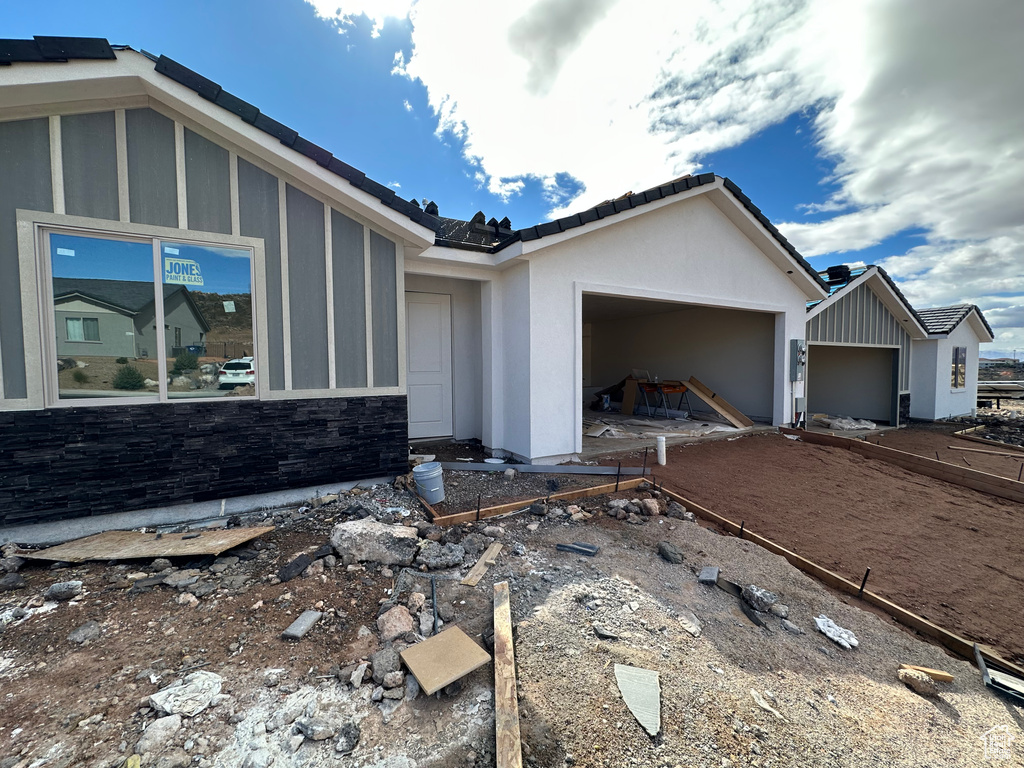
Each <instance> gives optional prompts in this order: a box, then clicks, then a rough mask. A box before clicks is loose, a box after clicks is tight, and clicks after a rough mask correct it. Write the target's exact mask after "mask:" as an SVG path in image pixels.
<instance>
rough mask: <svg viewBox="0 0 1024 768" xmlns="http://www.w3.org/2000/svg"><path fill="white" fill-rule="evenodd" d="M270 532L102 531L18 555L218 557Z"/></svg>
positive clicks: (61, 557)
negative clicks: (161, 532) (162, 532)
mask: <svg viewBox="0 0 1024 768" xmlns="http://www.w3.org/2000/svg"><path fill="white" fill-rule="evenodd" d="M272 530H274V526H272V525H270V526H264V527H262V528H212V529H207V528H204V529H203V530H201V531H192V532H191V533H164V534H158V533H140V532H139V531H105V532H103V533H97V534H95V535H94V536H87V537H86V538H84V539H78V540H77V541H69V542H67V543H66V544H60V545H58V546H56V547H48V548H46V549H38V550H35V551H31V552H20V553H19V555H20V556H21V557H26V558H31V559H34V560H59V561H63V562H68V563H84V562H86V561H87V560H141V559H145V558H150V557H194V556H196V555H219V554H220V553H221V552H226V551H227V550H229V549H232V548H234V547H237V546H238V545H239V544H244V543H245V542H247V541H249V540H251V539H255V538H256V537H257V536H262V535H263V534H264V533H269V532H270V531H272Z"/></svg>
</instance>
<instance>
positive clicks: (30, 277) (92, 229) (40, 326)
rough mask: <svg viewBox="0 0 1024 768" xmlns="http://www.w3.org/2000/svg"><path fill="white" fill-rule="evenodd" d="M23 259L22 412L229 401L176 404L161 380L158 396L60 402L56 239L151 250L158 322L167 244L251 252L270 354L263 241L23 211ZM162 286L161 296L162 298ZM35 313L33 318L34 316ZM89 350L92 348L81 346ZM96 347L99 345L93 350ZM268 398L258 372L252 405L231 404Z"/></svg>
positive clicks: (259, 329)
mask: <svg viewBox="0 0 1024 768" xmlns="http://www.w3.org/2000/svg"><path fill="white" fill-rule="evenodd" d="M17 219H18V256H19V266H20V270H21V278H22V317H23V329H24V330H23V337H24V344H25V362H26V378H27V381H28V385H29V397H28V402H25V401H22V403H23V404H22V406H21V408H24V407H25V406H27V407H29V408H35V409H42V408H72V407H101V408H102V407H106V406H119V405H152V404H162V405H168V404H175V403H209V402H218V401H221V400H224V399H225V398H223V397H174V398H169V397H168V396H167V380H166V377H161V380H160V382H159V390H158V392H157V393H154V394H153V395H149V396H146V395H134V396H132V395H129V396H121V397H118V396H113V397H96V398H92V397H90V398H61V397H60V396H59V392H58V391H57V389H58V387H57V371H56V367H57V366H56V363H57V340H56V318H55V315H54V306H53V280H52V274H51V272H52V262H51V259H50V242H49V241H50V238H49V234H50V233H51V232H57V233H60V234H71V235H79V236H83V237H95V238H106V239H112V240H122V241H129V242H147V241H148V242H150V243H151V244H152V249H153V262H154V275H159V276H160V278H159V283H155V285H154V294H155V297H154V298H155V306H156V311H157V315H158V317H160V318H164V319H166V318H165V316H164V306H163V299H164V296H163V290H162V287H163V269H162V262H161V261H160V259H161V258H162V257H161V252H160V248H161V243H163V242H169V243H175V242H177V243H185V244H188V245H199V246H204V245H205V246H212V247H217V248H224V247H229V248H240V249H248V250H249V251H250V276H251V291H252V313H253V351H254V352H255V354H256V356H257V359H259V355H260V353H261V352H262V350H266V349H269V345H268V343H267V328H266V320H265V318H266V317H267V307H266V274H265V269H264V253H263V241H262V239H259V238H252V237H241V236H238V235H223V234H218V233H212V232H199V231H196V230H185V229H176V228H171V227H159V226H151V225H144V224H134V223H130V222H117V221H107V220H100V219H91V218H87V217H82V216H68V215H65V214H54V213H43V212H39V211H25V210H20V209H19V210H18V212H17ZM157 286H159V287H160V290H157ZM33 310H34V311H33ZM156 342H157V355H158V359H159V360H166V357H167V353H168V352H169V351H170V350H168V349H167V348H166V338H165V334H162V333H161V334H157V339H156ZM83 343H88V342H83ZM92 343H95V342H92ZM269 390H270V382H269V373H268V371H267V365H266V364H261V365H258V366H257V371H256V394H255V395H254V396H253V397H245V398H231V400H232V401H254V400H261V399H266V397H267V393H268V392H269Z"/></svg>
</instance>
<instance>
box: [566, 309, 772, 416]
mask: <svg viewBox="0 0 1024 768" xmlns="http://www.w3.org/2000/svg"><path fill="white" fill-rule="evenodd" d="M582 322H583V329H582V330H583V396H584V403H583V407H584V413H585V414H587V413H588V412H590V413H592V411H589V408H590V403H591V402H592V400H593V399H594V393H596V392H599V391H601V390H602V389H605V388H607V387H610V386H613V385H615V384H618V383H619V382H621V381H622V380H623V379H625V378H626V377H627V376H629V375H630V373H631V372H632V371H633V370H634V369H635V370H639V371H647V372H649V373H650V375H651V377H652V378H653V377H657V378H658V379H659V380H660V381H672V380H680V381H684V382H685V381H686V380H687V379H689V378H690V377H691V376H693V377H696V378H697V379H699V380H700V381H701V382H702V383H703V384H705V385H706V386H707V387H708V388H710V389H712V390H713V391H714V392H716V393H718V394H719V395H721V396H722V397H723V398H725V399H726V400H728V402H729V403H731V404H732V405H733V406H734V407H735V408H737V409H738V410H740V411H741V412H742V413H744V414H746V415H747V416H748V417H749V418H750V419H752V420H754V421H762V422H767V423H769V424H770V423H771V421H772V404H773V397H774V384H773V370H774V361H775V315H773V314H771V313H768V312H753V311H746V310H737V309H724V308H719V307H708V306H702V305H696V304H683V303H674V302H666V301H652V300H648V299H638V298H632V297H626V296H613V295H605V294H591V293H585V294H584V295H583V312H582ZM670 400H671V404H670V408H674V407H675V405H676V400H677V397H676V396H671V397H670ZM689 403H690V406H692V408H693V409H694V411H695V412H697V413H699V414H701V417H704V416H711V415H712V414H711V411H710V409H709V408H708V407H707V406H705V405H704V404H703V403H702V402H701V401H700V400H699V399H698V398H696V397H694V396H692V395H691V396H690V397H689ZM652 406H653V403H652ZM617 407H618V406H617V405H615V404H614V399H613V405H612V408H613V409H615V408H617ZM683 407H684V408H685V407H686V405H685V402H684V406H683ZM636 413H637V415H638V416H641V415H642V416H643V417H645V418H646V410H645V409H644V407H643V405H641V406H640V407H639V408H638V409H637V411H636ZM662 413H664V412H662ZM715 418H716V419H717V418H718V417H717V415H716V416H715Z"/></svg>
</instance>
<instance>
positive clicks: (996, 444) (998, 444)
mask: <svg viewBox="0 0 1024 768" xmlns="http://www.w3.org/2000/svg"><path fill="white" fill-rule="evenodd" d="M973 431H974V430H964V431H963V432H954V433H953V437H955V438H956V439H957V440H970V441H971V442H973V443H981V445H988V446H991V447H993V448H999V449H1002V450H1009V451H1022V452H1024V448H1021V447H1020V446H1019V445H1014V444H1013V443H1004V442H1002V441H1000V440H992V439H990V438H987V437H977V436H975V435H972V434H969V433H970V432H973ZM1020 455H1022V456H1024V453H1021V454H1020Z"/></svg>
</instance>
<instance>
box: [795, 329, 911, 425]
mask: <svg viewBox="0 0 1024 768" xmlns="http://www.w3.org/2000/svg"><path fill="white" fill-rule="evenodd" d="M898 356H899V350H898V349H895V348H888V347H856V346H843V345H824V344H811V345H809V348H808V350H807V411H808V413H810V414H816V413H825V414H828V415H829V416H848V417H850V418H853V419H867V420H868V421H873V422H875V423H878V424H890V425H895V424H896V423H897V415H896V411H897V404H898V402H899V398H898V396H897V387H898V383H897V375H898V371H899V368H898V365H897V361H898Z"/></svg>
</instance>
